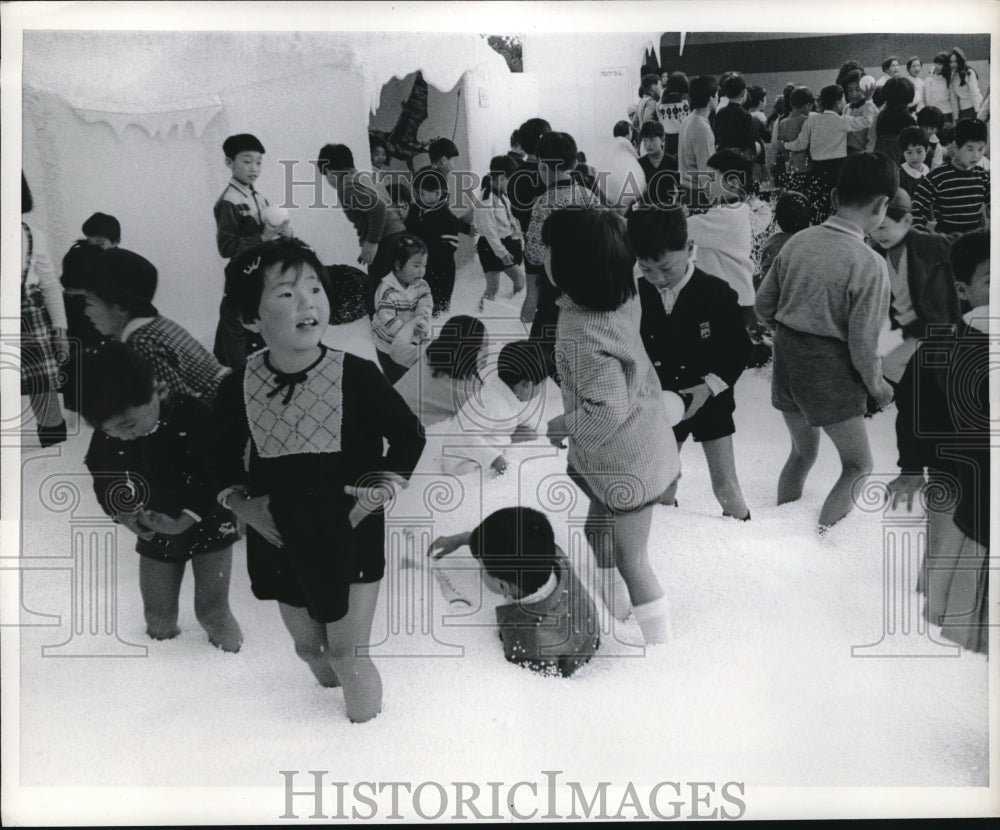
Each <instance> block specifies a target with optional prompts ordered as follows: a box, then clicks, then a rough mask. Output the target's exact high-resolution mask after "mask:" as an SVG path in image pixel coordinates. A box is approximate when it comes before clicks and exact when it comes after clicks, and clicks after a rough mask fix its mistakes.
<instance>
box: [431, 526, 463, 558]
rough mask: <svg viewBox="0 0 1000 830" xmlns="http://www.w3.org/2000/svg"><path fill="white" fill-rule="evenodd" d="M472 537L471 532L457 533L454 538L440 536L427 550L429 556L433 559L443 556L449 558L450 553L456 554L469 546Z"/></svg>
mask: <svg viewBox="0 0 1000 830" xmlns="http://www.w3.org/2000/svg"><path fill="white" fill-rule="evenodd" d="M471 537H472V533H471V532H470V531H465V532H464V533H455V534H453V535H452V536H438V537H437V539H435V540H434V541H433V542H431V546H430V547H429V548H427V555H428V556H429V557H431V559H440V558H441V557H442V556H447V555H448V554H449V553H454V552H455V551H456V550H458V549H459V548H461V547H464V546H465V545H468V544H469V539H470V538H471Z"/></svg>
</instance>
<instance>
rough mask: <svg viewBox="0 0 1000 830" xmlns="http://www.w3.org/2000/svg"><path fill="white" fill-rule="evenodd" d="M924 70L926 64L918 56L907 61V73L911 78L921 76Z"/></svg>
mask: <svg viewBox="0 0 1000 830" xmlns="http://www.w3.org/2000/svg"><path fill="white" fill-rule="evenodd" d="M923 68H924V62H923V61H922V60H920V58H918V57H917V56H916V55H914V56H913V57H912V58H909V59H908V60H907V61H906V71H907V72H909V73H910V77H911V78H916V77H917V76H919V75H920V73H921V71H922V70H923Z"/></svg>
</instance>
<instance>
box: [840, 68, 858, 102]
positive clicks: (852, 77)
mask: <svg viewBox="0 0 1000 830" xmlns="http://www.w3.org/2000/svg"><path fill="white" fill-rule="evenodd" d="M864 74H865V73H864V72H862V71H861V70H860V69H851V70H850V71H848V72H845V73H844V75H843V77H842V78H841V79H840V83H839V84H837V86H839V87H840V88H841V89H842V90H844V95H845V96H846V95H847V87H848V86H850V85H851V84H860V83H861V78H862V77H863V76H864Z"/></svg>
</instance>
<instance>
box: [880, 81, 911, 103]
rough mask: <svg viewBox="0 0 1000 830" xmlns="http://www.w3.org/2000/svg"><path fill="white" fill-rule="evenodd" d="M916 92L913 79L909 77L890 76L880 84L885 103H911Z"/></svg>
mask: <svg viewBox="0 0 1000 830" xmlns="http://www.w3.org/2000/svg"><path fill="white" fill-rule="evenodd" d="M916 94H917V90H916V87H914V86H913V81H911V80H910V79H909V78H904V77H902V76H901V77H899V78H890V79H889V80H888V81H886V82H885V83H884V84H882V98H883V100H884V101H885V102H886V103H887V104H901V105H904V106H905V105H908V104H912V103H913V98H914V96H915V95H916Z"/></svg>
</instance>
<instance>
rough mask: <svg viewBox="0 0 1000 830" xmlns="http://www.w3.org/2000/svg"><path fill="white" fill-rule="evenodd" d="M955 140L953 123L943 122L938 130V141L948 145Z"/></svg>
mask: <svg viewBox="0 0 1000 830" xmlns="http://www.w3.org/2000/svg"><path fill="white" fill-rule="evenodd" d="M954 140H955V125H954V124H945V125H944V126H943V127H942V128H941V129H940V130H938V142H939V143H941V144H943V145H945V146H948V145H949V144H951V142H952V141H954Z"/></svg>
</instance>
